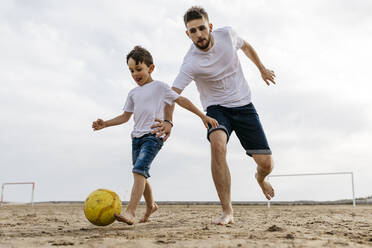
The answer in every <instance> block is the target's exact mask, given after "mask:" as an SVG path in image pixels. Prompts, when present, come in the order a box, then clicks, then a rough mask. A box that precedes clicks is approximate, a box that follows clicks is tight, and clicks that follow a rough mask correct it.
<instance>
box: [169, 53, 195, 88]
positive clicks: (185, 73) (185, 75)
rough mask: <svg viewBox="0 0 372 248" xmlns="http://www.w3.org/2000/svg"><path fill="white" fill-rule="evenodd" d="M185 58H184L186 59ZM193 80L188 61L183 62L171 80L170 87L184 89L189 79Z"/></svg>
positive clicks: (189, 81)
mask: <svg viewBox="0 0 372 248" xmlns="http://www.w3.org/2000/svg"><path fill="white" fill-rule="evenodd" d="M186 59H187V58H185V60H186ZM192 80H194V78H193V76H192V70H191V68H190V65H189V63H186V62H185V61H184V62H183V64H182V66H181V69H180V72H179V73H178V75H177V77H176V79H175V80H174V82H173V85H172V87H174V88H177V89H180V90H184V89H185V88H186V86H188V85H189V84H190V83H191V81H192Z"/></svg>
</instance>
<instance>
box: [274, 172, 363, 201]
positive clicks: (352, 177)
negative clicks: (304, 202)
mask: <svg viewBox="0 0 372 248" xmlns="http://www.w3.org/2000/svg"><path fill="white" fill-rule="evenodd" d="M325 175H350V176H351V190H352V192H353V207H355V206H356V202H355V190H354V173H353V172H328V173H299V174H281V175H268V176H267V180H269V179H270V178H271V177H294V176H325ZM267 207H268V208H269V207H270V200H268V201H267Z"/></svg>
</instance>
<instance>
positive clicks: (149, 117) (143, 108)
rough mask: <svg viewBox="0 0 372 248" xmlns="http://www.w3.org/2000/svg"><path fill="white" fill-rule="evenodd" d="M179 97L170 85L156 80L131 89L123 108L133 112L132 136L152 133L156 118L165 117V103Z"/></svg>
mask: <svg viewBox="0 0 372 248" xmlns="http://www.w3.org/2000/svg"><path fill="white" fill-rule="evenodd" d="M178 97H179V95H178V94H177V93H176V92H175V91H173V90H172V89H171V88H170V87H169V85H167V84H166V83H163V82H160V81H156V80H154V81H152V82H150V83H147V84H145V85H142V86H138V87H136V88H134V89H132V90H131V91H129V93H128V97H127V100H126V103H125V105H124V108H123V110H124V111H125V112H131V113H133V119H134V128H133V131H132V133H131V136H132V138H133V137H137V138H138V137H141V136H143V135H145V134H148V133H151V131H152V129H151V126H152V125H153V124H155V118H156V119H160V120H162V119H163V118H164V106H165V103H168V104H173V103H174V101H175V100H177V98H178Z"/></svg>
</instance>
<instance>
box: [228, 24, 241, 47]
mask: <svg viewBox="0 0 372 248" xmlns="http://www.w3.org/2000/svg"><path fill="white" fill-rule="evenodd" d="M229 31H230V36H231V40H232V43H233V46H234V48H235V49H236V50H238V49H240V48H241V47H242V46H243V44H244V40H243V39H242V38H240V37H239V36H238V34H237V33H236V32H235V31H234V29H232V28H231V27H229Z"/></svg>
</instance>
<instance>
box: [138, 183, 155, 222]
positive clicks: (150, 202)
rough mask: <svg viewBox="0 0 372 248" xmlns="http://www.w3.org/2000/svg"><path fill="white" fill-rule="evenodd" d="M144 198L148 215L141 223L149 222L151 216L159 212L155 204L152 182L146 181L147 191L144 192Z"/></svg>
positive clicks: (146, 214)
mask: <svg viewBox="0 0 372 248" xmlns="http://www.w3.org/2000/svg"><path fill="white" fill-rule="evenodd" d="M143 197H144V198H145V201H146V213H145V215H144V216H143V218H142V219H141V220H140V221H139V222H140V223H143V222H147V221H148V219H149V217H150V215H151V214H152V213H154V212H155V211H156V210H158V204H156V203H155V201H154V197H153V195H152V189H151V185H150V182H149V181H148V180H146V185H145V191H144V192H143Z"/></svg>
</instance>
